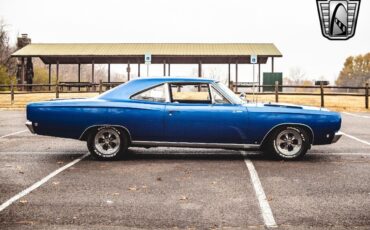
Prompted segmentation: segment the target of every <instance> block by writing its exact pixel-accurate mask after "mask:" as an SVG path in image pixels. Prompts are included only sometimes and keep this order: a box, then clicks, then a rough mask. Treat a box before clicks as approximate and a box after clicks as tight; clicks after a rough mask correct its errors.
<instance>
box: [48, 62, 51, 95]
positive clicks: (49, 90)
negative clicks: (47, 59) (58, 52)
mask: <svg viewBox="0 0 370 230" xmlns="http://www.w3.org/2000/svg"><path fill="white" fill-rule="evenodd" d="M48 82H49V91H50V90H51V86H50V84H51V64H49V81H48Z"/></svg>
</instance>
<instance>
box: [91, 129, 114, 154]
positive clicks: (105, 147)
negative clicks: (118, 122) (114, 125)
mask: <svg viewBox="0 0 370 230" xmlns="http://www.w3.org/2000/svg"><path fill="white" fill-rule="evenodd" d="M94 141H95V148H96V150H97V151H98V152H99V154H100V155H102V156H112V155H115V154H117V152H118V151H119V148H120V143H121V139H120V137H119V133H118V132H117V131H116V130H114V129H102V130H99V131H98V133H97V134H96V135H95V140H94Z"/></svg>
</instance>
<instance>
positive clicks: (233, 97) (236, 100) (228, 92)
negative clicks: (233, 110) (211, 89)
mask: <svg viewBox="0 0 370 230" xmlns="http://www.w3.org/2000/svg"><path fill="white" fill-rule="evenodd" d="M216 84H217V85H218V87H220V89H221V90H222V91H223V92H224V93H226V95H227V97H228V98H230V99H231V100H232V101H233V103H235V104H243V103H245V101H243V100H242V99H240V98H239V97H238V96H237V95H236V94H235V93H234V92H233V91H231V90H230V89H229V87H227V86H226V85H224V84H222V83H220V82H217V83H216Z"/></svg>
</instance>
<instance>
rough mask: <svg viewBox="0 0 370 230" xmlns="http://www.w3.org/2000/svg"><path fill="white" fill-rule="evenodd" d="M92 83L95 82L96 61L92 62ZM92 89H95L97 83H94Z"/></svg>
mask: <svg viewBox="0 0 370 230" xmlns="http://www.w3.org/2000/svg"><path fill="white" fill-rule="evenodd" d="M91 83H92V84H94V83H95V61H94V60H93V61H92V63H91ZM92 90H93V91H95V85H93V87H92Z"/></svg>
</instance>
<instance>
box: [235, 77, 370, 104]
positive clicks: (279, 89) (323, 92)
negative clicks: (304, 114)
mask: <svg viewBox="0 0 370 230" xmlns="http://www.w3.org/2000/svg"><path fill="white" fill-rule="evenodd" d="M264 87H265V88H266V87H272V88H273V89H274V91H270V92H259V91H260V90H259V89H261V88H264ZM231 88H232V89H233V90H234V92H235V91H237V90H238V89H240V88H247V89H253V88H254V89H255V90H254V91H255V92H254V93H253V92H249V93H246V94H255V95H275V102H279V96H280V95H293V96H294V95H296V96H320V98H321V107H325V96H354V97H364V99H365V100H364V101H365V103H364V106H365V108H366V109H369V83H366V84H365V86H364V87H352V86H325V85H323V84H321V85H318V86H303V85H279V82H275V85H261V86H253V85H242V84H241V85H240V84H239V85H237V86H236V85H232V86H231ZM284 89H306V90H307V89H312V90H313V91H318V92H284ZM328 90H346V91H350V90H353V91H363V93H361V92H356V93H342V92H341V93H338V92H327V91H328ZM256 91H257V92H256ZM239 93H240V92H239Z"/></svg>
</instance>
